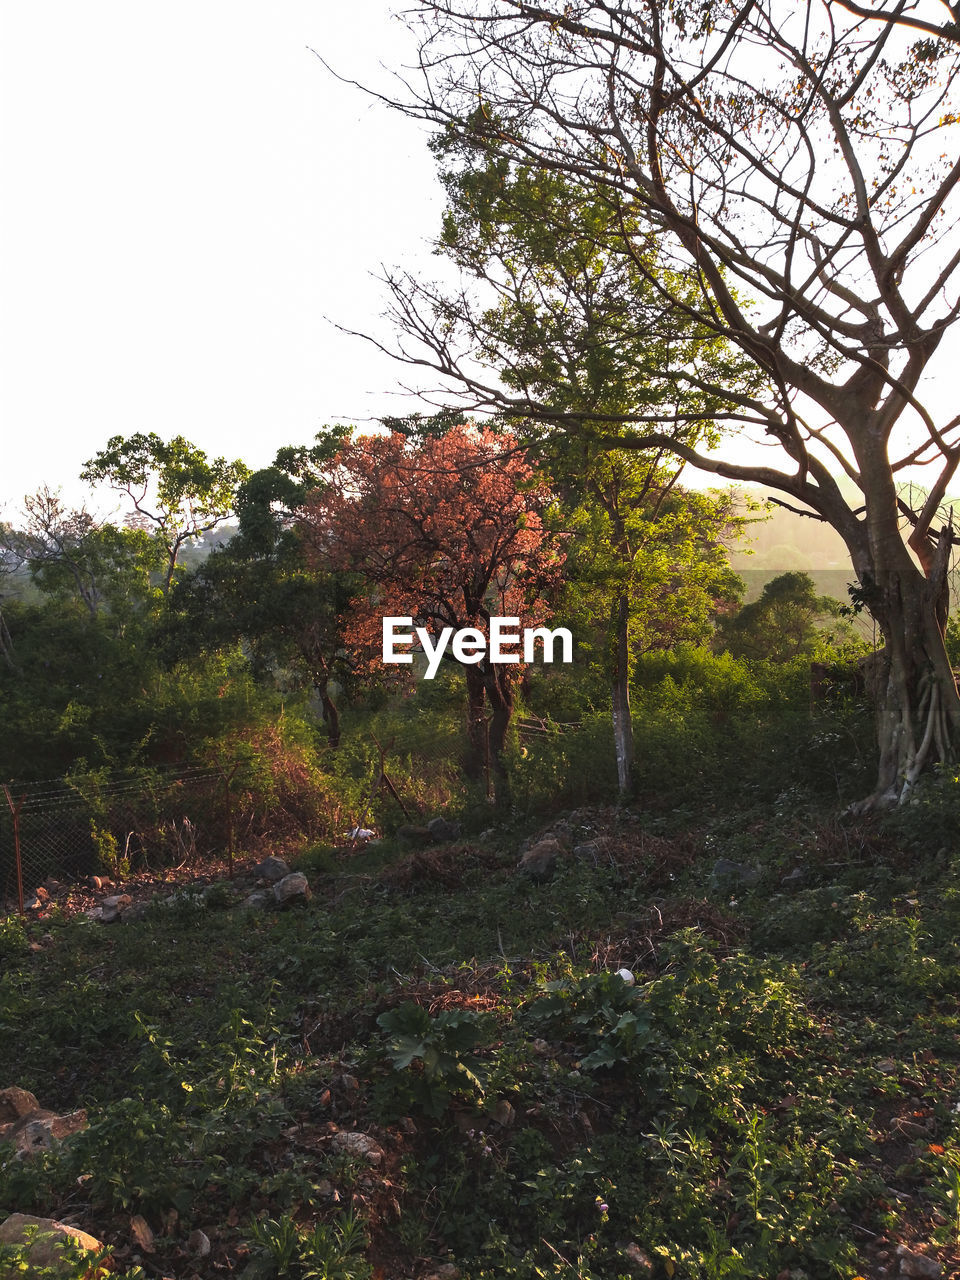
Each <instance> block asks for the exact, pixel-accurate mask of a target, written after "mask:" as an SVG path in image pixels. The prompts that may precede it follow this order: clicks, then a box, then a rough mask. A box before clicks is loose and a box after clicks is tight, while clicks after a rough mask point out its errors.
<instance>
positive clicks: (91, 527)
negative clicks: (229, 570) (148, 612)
mask: <svg viewBox="0 0 960 1280" xmlns="http://www.w3.org/2000/svg"><path fill="white" fill-rule="evenodd" d="M0 556H2V557H3V558H4V559H5V561H6V562H7V563H8V565H9V566H11V567H12V566H20V567H23V568H25V569H26V570H27V571H28V572H29V574H30V577H31V579H32V580H33V582H34V583H36V585H37V586H38V587H39V588H40V590H41V591H43V592H44V593H45V594H46V595H50V596H54V597H57V598H60V599H63V598H65V597H73V598H75V599H76V600H78V601H79V602H80V603H81V604H82V605H83V607H84V608H85V609H86V610H87V612H88V613H89V614H90V616H91V617H94V618H95V617H97V615H98V614H99V613H100V612H101V610H102V609H103V608H104V606H106V607H107V608H108V609H109V611H110V614H111V616H112V619H113V621H114V623H115V624H117V625H119V627H120V628H121V629H122V627H123V626H124V625H126V623H127V622H128V621H129V618H130V616H131V612H132V611H134V610H136V609H138V608H140V609H142V608H143V607H144V606H145V605H146V603H147V601H148V600H149V597H150V593H151V585H150V582H151V575H152V574H154V573H156V572H157V571H158V570H160V569H161V568H162V560H161V559H160V558H159V557H158V553H157V546H156V544H155V543H154V541H153V539H152V538H151V537H150V536H148V535H147V534H146V533H144V532H143V531H141V530H139V529H118V528H117V527H116V526H115V525H112V524H109V523H108V522H104V521H99V520H96V519H95V518H94V517H93V516H92V515H91V514H90V512H89V511H87V510H86V508H84V507H80V508H75V509H74V508H70V507H68V506H67V505H66V504H65V503H64V501H63V499H62V498H61V496H60V493H59V491H57V492H52V491H51V490H50V489H48V488H46V487H44V488H42V489H40V490H38V491H37V493H35V494H32V495H30V496H28V497H27V498H25V499H24V513H23V520H22V521H21V524H20V527H19V528H15V527H13V526H10V525H5V526H0Z"/></svg>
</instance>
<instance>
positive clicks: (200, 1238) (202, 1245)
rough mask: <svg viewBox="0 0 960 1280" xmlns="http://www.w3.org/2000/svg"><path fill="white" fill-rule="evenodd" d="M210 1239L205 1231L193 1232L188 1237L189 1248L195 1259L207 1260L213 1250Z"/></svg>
mask: <svg viewBox="0 0 960 1280" xmlns="http://www.w3.org/2000/svg"><path fill="white" fill-rule="evenodd" d="M211 1247H212V1246H211V1244H210V1237H209V1236H208V1235H207V1233H206V1232H205V1231H201V1230H199V1228H198V1229H197V1230H196V1231H191V1232H190V1235H189V1236H188V1237H187V1248H188V1249H189V1250H190V1252H191V1253H192V1254H193V1256H194V1257H195V1258H206V1257H207V1256H208V1255H209V1253H210V1249H211Z"/></svg>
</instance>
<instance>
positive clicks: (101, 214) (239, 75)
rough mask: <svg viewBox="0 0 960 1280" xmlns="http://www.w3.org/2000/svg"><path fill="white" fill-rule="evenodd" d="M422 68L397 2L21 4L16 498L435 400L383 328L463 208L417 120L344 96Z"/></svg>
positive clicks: (16, 139) (0, 50)
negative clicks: (129, 440) (159, 450)
mask: <svg viewBox="0 0 960 1280" xmlns="http://www.w3.org/2000/svg"><path fill="white" fill-rule="evenodd" d="M310 48H313V49H316V50H317V52H318V53H319V54H321V55H322V56H323V57H324V58H325V59H326V60H327V61H329V62H330V63H331V64H333V65H334V66H335V67H336V68H337V69H338V70H339V71H341V72H342V73H343V74H346V75H352V76H356V77H357V78H360V79H365V80H370V79H374V78H380V77H381V76H382V73H380V72H379V69H378V62H383V63H386V64H388V65H390V66H392V67H396V66H397V65H398V64H399V63H401V62H402V61H403V60H405V54H409V51H410V45H409V42H408V38H407V36H406V32H405V31H404V30H403V28H402V27H401V26H400V24H399V23H398V22H397V21H396V20H395V19H392V18H391V17H390V15H389V5H388V4H387V3H386V2H385V0H350V3H349V4H344V5H339V4H338V5H334V4H330V3H329V2H328V3H322V2H320V0H311V2H309V3H308V2H307V0H280V3H272V4H270V3H266V2H265V0H230V3H227V2H226V0H164V3H162V4H160V3H156V2H155V0H154V2H150V0H86V2H85V3H83V4H79V3H77V0H3V3H2V5H0V444H2V448H0V507H2V504H4V503H6V504H7V509H6V514H7V515H8V517H9V516H10V515H12V514H13V512H14V509H15V508H16V507H17V506H18V505H19V502H20V500H21V499H22V496H23V494H24V493H26V492H33V491H35V490H36V489H37V488H38V487H39V486H40V485H41V484H43V483H47V484H49V485H50V486H51V487H56V486H57V485H62V486H63V487H64V492H65V493H66V494H68V495H69V496H70V497H71V498H74V497H79V496H80V495H81V494H82V492H83V486H82V485H80V484H79V482H78V481H77V479H76V477H77V475H78V472H79V471H80V470H81V468H82V465H83V462H84V461H85V460H86V459H87V458H89V457H90V456H91V455H92V454H93V453H95V452H96V451H97V449H98V448H100V447H101V446H102V445H103V444H105V443H106V441H107V439H108V437H110V436H111V435H114V434H117V433H122V434H129V433H130V432H133V431H156V432H158V433H159V434H160V435H162V436H165V437H168V436H170V435H174V434H177V433H179V434H182V435H185V436H186V437H187V438H188V439H189V440H191V441H193V442H194V443H196V444H198V445H199V446H200V447H201V448H203V449H205V450H206V451H207V452H208V454H211V455H220V454H224V455H226V456H228V457H242V458H243V459H244V460H245V461H246V462H248V463H249V464H250V465H253V466H262V465H265V464H267V463H268V462H270V461H272V458H273V455H274V453H275V451H276V449H277V447H278V446H279V445H282V444H288V443H300V442H304V441H308V440H310V439H312V437H313V435H314V434H315V433H316V431H317V430H318V428H319V427H320V426H321V425H322V424H324V423H325V422H334V421H356V420H358V419H361V418H365V417H372V416H376V415H377V414H380V413H402V412H407V411H409V410H410V409H411V408H413V407H415V406H414V405H411V404H410V403H409V401H407V400H397V399H396V398H394V397H392V396H390V395H389V393H390V392H391V391H392V390H395V389H396V386H397V383H398V379H400V380H402V376H403V371H402V370H401V369H400V368H399V366H397V365H395V364H394V363H393V362H392V361H390V360H388V359H387V358H386V357H379V356H377V354H376V353H375V352H374V351H373V349H372V348H370V347H369V346H368V345H367V344H366V343H363V342H362V341H360V340H359V339H351V338H347V337H345V336H343V335H340V334H339V333H338V332H337V331H336V329H335V328H333V326H332V325H331V324H330V323H328V321H327V319H325V317H330V318H332V319H334V320H336V321H337V322H339V323H341V324H344V325H346V326H348V327H353V328H356V329H365V330H366V329H370V328H371V327H373V326H374V325H375V323H376V317H377V316H378V315H379V313H380V312H381V311H382V310H383V308H384V305H385V297H384V293H383V291H382V289H381V288H380V287H379V286H378V285H377V284H376V283H375V282H374V281H373V280H371V278H370V273H371V272H375V271H377V270H378V269H379V267H380V264H381V263H386V264H388V265H396V264H399V263H402V262H407V263H409V262H411V261H412V260H414V259H415V258H416V256H417V255H422V254H423V252H424V246H425V242H426V241H427V240H428V239H429V237H430V236H431V235H432V234H434V233H435V231H436V230H437V229H438V226H439V218H440V212H441V209H442V197H441V192H440V189H439V186H438V184H437V183H436V182H435V180H434V176H433V162H432V158H431V157H430V155H429V153H428V151H427V149H426V142H425V138H426V135H425V134H424V133H423V131H422V130H421V129H420V128H419V126H418V125H417V124H415V123H413V122H411V121H409V120H405V119H404V118H402V117H401V116H399V115H398V114H396V113H394V112H391V111H389V110H388V109H386V108H384V107H380V106H378V105H376V104H374V103H372V102H371V100H370V99H369V98H367V97H365V96H364V95H362V94H361V93H360V92H359V91H357V90H354V89H350V88H349V87H347V86H345V85H342V84H339V83H338V82H337V81H336V80H335V79H333V78H332V77H331V76H330V75H329V73H328V72H327V71H326V70H325V69H324V68H323V66H322V65H321V63H320V62H319V61H318V59H317V57H316V56H315V55H314V54H313V53H312V52H311V51H310Z"/></svg>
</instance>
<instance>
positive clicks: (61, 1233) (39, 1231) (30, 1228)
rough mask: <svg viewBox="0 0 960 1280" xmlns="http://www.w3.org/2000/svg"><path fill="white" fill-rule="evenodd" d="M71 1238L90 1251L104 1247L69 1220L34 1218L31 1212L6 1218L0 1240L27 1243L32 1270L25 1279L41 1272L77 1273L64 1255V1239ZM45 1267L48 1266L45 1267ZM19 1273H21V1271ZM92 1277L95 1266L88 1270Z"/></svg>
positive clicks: (52, 1273) (67, 1275)
mask: <svg viewBox="0 0 960 1280" xmlns="http://www.w3.org/2000/svg"><path fill="white" fill-rule="evenodd" d="M68 1239H71V1240H73V1241H74V1242H75V1243H76V1244H78V1245H79V1246H80V1248H81V1249H87V1250H89V1252H90V1253H97V1252H98V1251H99V1250H100V1249H102V1248H103V1245H102V1244H101V1243H100V1241H99V1240H97V1239H95V1238H94V1237H93V1236H88V1235H87V1233H86V1232H85V1231H80V1230H78V1229H77V1228H76V1227H68V1226H67V1225H66V1223H63V1222H57V1221H55V1220H54V1219H53V1218H34V1217H33V1216H32V1215H30V1214H28V1213H12V1214H11V1215H10V1217H9V1218H7V1219H6V1221H5V1222H3V1223H0V1244H27V1242H28V1241H29V1242H30V1243H29V1246H28V1248H27V1260H28V1262H29V1263H30V1266H31V1268H33V1270H30V1271H26V1272H24V1273H23V1277H24V1280H31V1277H32V1276H34V1275H39V1274H41V1272H42V1273H43V1274H44V1275H45V1276H47V1275H49V1276H50V1277H51V1280H53V1278H54V1277H56V1276H64V1277H65V1278H66V1277H70V1276H75V1275H76V1274H77V1273H76V1268H75V1267H74V1265H73V1263H72V1262H70V1260H69V1259H68V1258H65V1257H64V1256H63V1242H64V1241H65V1240H68ZM44 1268H48V1269H49V1270H47V1271H44V1270H43V1269H44ZM18 1274H19V1273H18ZM88 1275H89V1280H93V1270H92V1268H91V1270H90V1272H89V1273H88Z"/></svg>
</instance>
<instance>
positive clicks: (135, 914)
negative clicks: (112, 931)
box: [120, 902, 147, 924]
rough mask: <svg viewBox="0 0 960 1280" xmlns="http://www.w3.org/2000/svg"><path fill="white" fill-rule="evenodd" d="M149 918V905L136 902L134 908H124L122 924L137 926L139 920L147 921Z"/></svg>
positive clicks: (121, 917) (121, 915)
mask: <svg viewBox="0 0 960 1280" xmlns="http://www.w3.org/2000/svg"><path fill="white" fill-rule="evenodd" d="M146 917H147V903H145V902H134V903H133V904H132V906H129V907H124V908H123V910H122V911H121V912H120V923H121V924H135V923H136V922H137V921H138V920H145V919H146Z"/></svg>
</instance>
